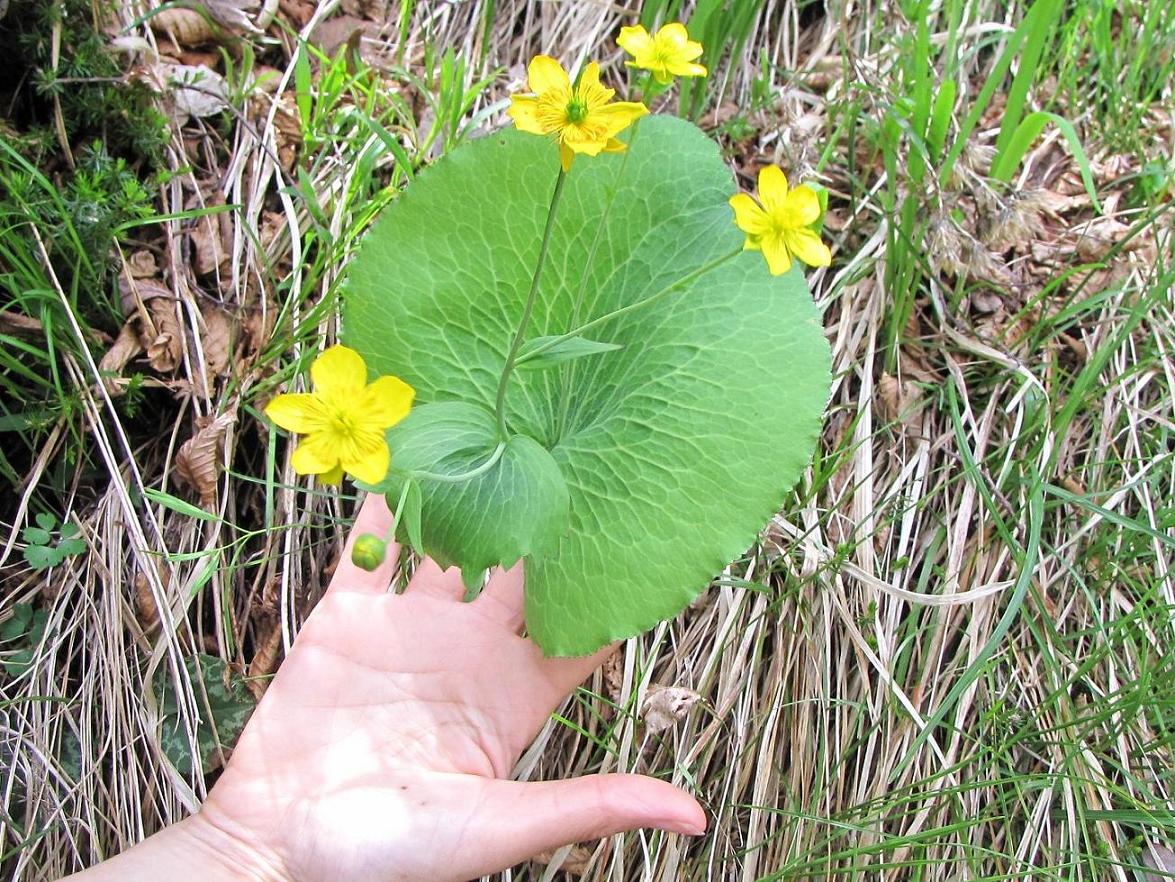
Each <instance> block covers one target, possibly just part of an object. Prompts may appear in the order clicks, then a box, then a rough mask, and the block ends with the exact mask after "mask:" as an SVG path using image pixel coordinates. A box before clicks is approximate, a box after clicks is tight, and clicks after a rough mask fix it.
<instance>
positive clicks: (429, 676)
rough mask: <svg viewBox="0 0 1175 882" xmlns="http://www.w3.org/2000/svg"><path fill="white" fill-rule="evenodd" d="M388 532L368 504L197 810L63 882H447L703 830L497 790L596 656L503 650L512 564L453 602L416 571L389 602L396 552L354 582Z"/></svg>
mask: <svg viewBox="0 0 1175 882" xmlns="http://www.w3.org/2000/svg"><path fill="white" fill-rule="evenodd" d="M390 524H391V514H390V512H389V511H388V509H387V506H386V505H385V504H384V501H383V500H382V499H381V498H380V497H378V496H369V497H368V498H367V500H366V501H365V503H364V505H363V507H362V509H361V511H360V513H359V516H358V518H357V519H356V522H355V526H354V528H353V530H352V532H351V537H350V540H349V541H348V543H347V548H346V550H345V551H344V552H343V556H342V559H341V560H340V562H339V565H338V567H337V569H336V571H335V574H334V578H333V579H332V580H331V584H330V586H329V588H328V589H327V592H326V596H325V597H324V598H323V599H322V601H321V602H320V603H319V604H318V606H317V607H316V608H315V610H314V612H313V613H312V614H311V615H310V617H309V618H308V620H307V621H306V624H305V626H304V627H303V628H302V630H301V632H300V633H299V634H298V637H297V639H296V640H295V641H294V645H293V647H292V649H291V651H290V654H289V656H288V657H287V658H286V660H285V662H284V663H283V664H282V666H281V668H280V670H279V671H278V674H277V676H276V677H275V678H274V680H273V682H272V684H271V685H270V687H269V689H268V691H267V692H266V693H265V697H264V698H263V699H262V701H261V703H260V705H259V706H258V708H257V710H256V712H255V713H254V714H253V717H252V719H251V720H250V722H249V725H248V726H247V727H246V729H245V732H244V733H243V734H242V736H241V739H240V741H239V743H238V744H237V747H236V749H235V750H234V751H233V754H232V758H231V760H230V761H229V764H228V767H227V769H226V770H225V772H224V774H223V775H222V776H221V778H220V780H219V781H218V782H217V783H216V786H215V787H213V789H212V791H211V792H210V793H209V795H208V799H207V801H206V802H205V803H204V805H203V807H202V808H201V810H200V811H199V812H198V813H197V814H195V815H193V816H192V817H190V818H187V819H186V820H184V821H181V822H180V823H178V824H175V825H174V826H172V827H169V828H167V829H165V830H163V831H162V832H160V833H157V834H156V835H154V836H152V837H151V838H149V839H147V840H145V841H144V842H143V843H141V844H139V845H137V846H135V847H134V848H131V849H130V850H128V851H126V852H124V853H123V854H121V855H119V856H118V857H115V858H112V859H111V860H109V861H106V862H104V863H102V864H99V865H98V866H96V867H93V868H91V869H89V870H86V871H84V872H82V873H79V874H76V875H74V876H71V877H69V878H70V879H73V880H78V882H104V880H115V879H117V880H121V882H137V880H152V882H154V880H158V879H168V880H187V879H191V880H201V882H222V880H223V882H230V880H265V882H273V880H281V882H327V880H331V882H333V880H339V879H346V880H349V882H393V880H395V882H401V880H405V882H406V880H419V882H424V880H428V882H437V880H453V882H458V880H466V879H472V878H475V877H477V876H481V875H483V874H486V873H490V872H494V871H497V870H501V869H505V868H507V867H510V866H513V865H515V864H518V863H520V862H522V861H524V860H526V859H527V858H529V857H531V856H533V855H535V854H537V853H539V852H542V851H547V850H550V849H554V848H558V847H559V846H562V845H566V844H568V843H571V842H581V841H584V840H589V839H596V838H599V837H601V836H608V835H611V834H613V833H619V832H623V831H627V830H632V829H636V828H638V827H656V828H660V829H663V830H667V831H670V832H673V833H681V834H687V835H698V834H700V833H702V832H703V831H704V829H705V826H706V817H705V814H704V812H703V811H702V808H701V806H700V805H698V803H697V801H696V800H694V798H693V797H691V796H689V795H687V794H686V793H684V792H682V791H681V790H678V789H677V788H675V787H673V786H672V785H670V784H668V783H666V782H664V781H660V780H657V779H654V778H650V777H645V776H641V775H591V776H585V777H582V778H573V779H569V780H564V781H548V782H542V783H519V782H514V781H510V780H506V779H507V776H508V775H509V774H510V771H511V768H512V767H513V766H514V763H515V762H516V761H517V759H518V757H519V756H520V754H521V753H522V751H523V750H524V749H525V748H526V746H527V745H528V744H529V743H530V741H531V740H532V739H533V738H534V736H535V735H536V734H537V733H538V731H539V729H540V728H541V727H542V725H543V724H544V723H545V722H546V720H547V718H548V717H549V715H550V713H551V711H552V710H554V709H555V707H557V706H558V704H559V703H560V702H561V701H562V700H563V698H564V697H565V696H566V695H567V694H568V693H569V692H570V691H571V690H572V689H574V688H575V686H577V685H578V684H579V683H581V682H582V681H583V680H584V679H585V678H586V677H587V676H588V675H589V674H591V672H592V671H593V670H595V668H596V667H597V666H598V665H599V664H600V663H601V662H602V661H603V660H604V658H605V657H606V656H607V655H608V653H609V652H611V651H612V648H609V649H605V650H603V651H601V652H600V653H597V654H596V655H593V656H590V657H587V658H577V659H554V658H544V657H543V654H542V651H541V650H540V649H539V648H538V646H536V645H535V644H534V643H533V642H531V641H530V640H527V639H525V638H523V637H521V636H519V634H520V632H521V631H522V629H523V627H524V618H523V600H522V598H523V575H522V568H521V565H519V566H518V567H516V568H514V569H513V570H510V571H509V572H498V573H495V574H494V575H493V577H492V578H491V580H490V582H489V585H488V586H487V587H486V589H485V590H484V591H483V592H482V594H481V595H480V596H479V597H478V598H477V599H476V600H474V601H472V602H470V603H465V602H463V601H462V594H463V587H462V582H461V576H460V574H459V573H458V572H457V571H456V570H449V571H444V572H442V571H441V570H440V568H439V567H437V565H436V564H434V563H432V562H431V561H425V562H424V563H423V564H422V566H421V567H420V568H419V569H418V571H417V573H416V575H415V576H414V577H413V579H412V581H411V583H410V584H409V585H408V588H407V589H406V590H405V591H404V593H403V594H399V595H397V594H394V593H389V591H388V588H389V583H390V581H391V578H392V572H393V568H394V559H395V552H393V553H391V554H389V556H388V558H389V559H388V560H387V561H385V563H384V564H383V566H381V567H380V568H379V570H378V571H376V572H374V573H368V572H364V571H363V570H360V569H359V568H357V567H355V566H354V565H352V564H351V563H350V546H351V543H352V542H354V539H355V537H356V536H358V535H359V534H361V533H376V534H379V535H382V534H384V533H385V532H386V531H387V529H388V527H389V526H390Z"/></svg>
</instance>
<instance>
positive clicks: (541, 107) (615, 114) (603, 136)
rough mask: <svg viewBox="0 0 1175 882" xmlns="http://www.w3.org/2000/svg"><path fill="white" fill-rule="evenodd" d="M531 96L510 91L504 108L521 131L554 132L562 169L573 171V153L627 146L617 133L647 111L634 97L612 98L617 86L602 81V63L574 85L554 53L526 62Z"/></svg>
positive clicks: (594, 152)
mask: <svg viewBox="0 0 1175 882" xmlns="http://www.w3.org/2000/svg"><path fill="white" fill-rule="evenodd" d="M526 74H527V86H528V88H529V89H530V91H531V92H532V93H534V94H532V95H514V96H511V98H510V109H509V111H507V112H508V113H509V115H510V118H511V119H512V120H514V125H515V126H517V127H518V129H519V130H521V131H523V132H530V133H531V134H534V135H550V136H553V137H554V139H555V141H556V142H557V143H558V145H559V161H560V163H561V164H562V166H563V171H565V172H566V171H570V170H571V163H572V162H574V161H575V155H576V154H577V153H583V154H586V155H588V156H598V155H599V154H600V153H619V152H620V151H622V150H624V149H625V144H624V142H623V141H620V140H619V139H617V137H616V136H617V135H618V134H620V132H622V131H624V129H626V128H627V127H628V126H629V125H631V124H632V123H633V122H634V121H635V120H637V119H639V118H640V117H642V116H644V115H645V114H646V113H648V112H649V109H648V108H647V107H645V105H643V104H641V103H639V102H634V101H613V100H612V97H613V96H614V95H615V94H616V92H615V90H613V89H609V88H607V87H605V86H603V85H601V84H600V66H599V65H598V64H596V62H594V61H593V62H591V63H590V64H588V66H587V67H585V68H584V69H583V73H582V74H580V77H579V82H578V83H576V84H574V85H572V82H571V77H570V76H569V75H568V73H567V71H566V70H564V69H563V66H562V65H561V64H559V62H558V61H556V60H555V59H554V58H550V57H548V56H546V55H536V56H535V57H534V59H533V60H532V61H531V62H530V65H529V67H527V71H526Z"/></svg>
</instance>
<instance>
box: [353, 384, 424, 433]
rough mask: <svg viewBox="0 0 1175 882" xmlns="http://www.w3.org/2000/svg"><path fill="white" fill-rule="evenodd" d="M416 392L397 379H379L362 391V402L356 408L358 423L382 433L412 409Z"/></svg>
mask: <svg viewBox="0 0 1175 882" xmlns="http://www.w3.org/2000/svg"><path fill="white" fill-rule="evenodd" d="M415 396H416V390H414V389H413V388H412V387H411V386H409V385H408V384H407V383H405V382H404V381H403V380H401V379H400V378H399V377H380V378H379V379H378V380H376V381H375V382H374V383H372V384H371V385H370V386H368V387H367V388H366V389H364V390H363V400H362V401H361V402H360V403H359V405H358V407H357V413H356V416H357V417H358V418H359V419H358V422H359V423H360V424H361V425H363V426H364V427H366V426H371V427H372V428H374V429H377V430H379V431H382V430H384V429H387V428H389V427H390V426H394V425H395V424H396V423H398V422H400V420H402V419H404V417H406V416H408V411H409V410H410V409H411V407H412V399H413V398H414V397H415Z"/></svg>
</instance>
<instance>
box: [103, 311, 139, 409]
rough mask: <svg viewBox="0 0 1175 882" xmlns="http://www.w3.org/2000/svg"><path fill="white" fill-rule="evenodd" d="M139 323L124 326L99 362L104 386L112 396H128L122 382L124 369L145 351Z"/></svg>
mask: <svg viewBox="0 0 1175 882" xmlns="http://www.w3.org/2000/svg"><path fill="white" fill-rule="evenodd" d="M137 323H138V320H137V319H131V320H130V321H128V322H127V323H126V324H125V325H123V326H122V330H120V331H119V332H118V336H117V337H116V338H115V340H114V343H113V345H111V347H110V348H109V349H107V350H106V354H105V355H103V356H102V360H101V361H99V362H98V373H100V374H102V385H103V386H105V387H106V391H107V392H108V393H109V394H110V395H111V396H118V395H124V394H126V388H125V384H124V383H122V382H120V381H121V380H122V379H123V377H122V369H123V368H124V367H126V366H127V362H129V361H130V360H131V359H132V358H134V357H135V356H136V355H138V354H139V353H140V352H142V351H143V346H142V344H141V343H140V342H139V331H138V329H137V328H136V327H135V325H136V324H137ZM108 375H109V376H108Z"/></svg>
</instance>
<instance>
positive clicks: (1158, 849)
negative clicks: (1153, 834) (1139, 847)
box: [1142, 843, 1175, 882]
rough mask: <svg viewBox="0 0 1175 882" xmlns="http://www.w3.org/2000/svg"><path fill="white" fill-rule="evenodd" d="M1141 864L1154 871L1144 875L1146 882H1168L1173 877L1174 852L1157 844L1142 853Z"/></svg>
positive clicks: (1174, 865) (1174, 870)
mask: <svg viewBox="0 0 1175 882" xmlns="http://www.w3.org/2000/svg"><path fill="white" fill-rule="evenodd" d="M1142 862H1143V863H1144V864H1146V865H1147V866H1148V867H1150V868H1151V869H1152V870H1154V872H1153V873H1146V874H1144V878H1145V879H1146V882H1170V880H1171V878H1172V876H1175V851H1172V850H1171V849H1169V848H1168V847H1167V846H1165V845H1159V844H1157V843H1155V844H1151V845H1149V846H1148V847H1147V848H1146V849H1145V850H1144V851H1143V852H1142Z"/></svg>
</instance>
